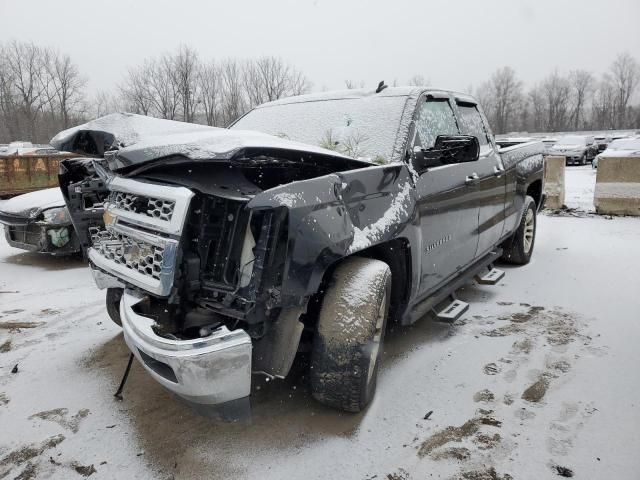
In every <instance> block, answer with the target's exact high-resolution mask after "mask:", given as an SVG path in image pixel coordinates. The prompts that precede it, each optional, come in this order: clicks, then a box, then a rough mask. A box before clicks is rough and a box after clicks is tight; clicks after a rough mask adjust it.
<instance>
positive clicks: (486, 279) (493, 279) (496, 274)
mask: <svg viewBox="0 0 640 480" xmlns="http://www.w3.org/2000/svg"><path fill="white" fill-rule="evenodd" d="M489 268H490V270H489V273H486V274H484V275H483V276H480V274H478V275H476V276H475V280H476V282H478V283H479V284H480V285H495V284H496V283H498V282H499V281H500V280H502V278H503V277H504V271H503V270H498V269H497V268H493V267H489Z"/></svg>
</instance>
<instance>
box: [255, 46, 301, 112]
mask: <svg viewBox="0 0 640 480" xmlns="http://www.w3.org/2000/svg"><path fill="white" fill-rule="evenodd" d="M243 82H244V88H245V90H246V93H247V98H248V100H249V106H250V107H253V106H255V105H258V104H260V103H264V102H271V101H273V100H278V99H279V98H283V97H288V96H291V95H300V94H302V93H306V92H307V91H308V90H309V85H310V83H309V81H308V80H307V78H306V77H305V76H304V74H302V73H301V72H299V71H297V70H296V69H295V68H293V67H292V66H291V65H288V64H287V63H285V62H284V61H283V60H282V59H281V58H278V57H260V58H258V59H256V60H249V61H247V62H246V63H245V66H244V71H243Z"/></svg>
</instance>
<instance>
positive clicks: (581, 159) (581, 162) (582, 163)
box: [580, 153, 587, 165]
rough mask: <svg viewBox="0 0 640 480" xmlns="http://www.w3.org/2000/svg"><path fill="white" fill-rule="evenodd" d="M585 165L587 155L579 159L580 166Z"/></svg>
mask: <svg viewBox="0 0 640 480" xmlns="http://www.w3.org/2000/svg"><path fill="white" fill-rule="evenodd" d="M586 164H587V154H586V153H585V154H584V155H582V157H581V158H580V165H586Z"/></svg>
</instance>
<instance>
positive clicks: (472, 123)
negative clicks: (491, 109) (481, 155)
mask: <svg viewBox="0 0 640 480" xmlns="http://www.w3.org/2000/svg"><path fill="white" fill-rule="evenodd" d="M458 110H459V112H460V123H461V125H460V126H461V128H462V133H463V134H465V135H473V136H474V137H476V138H477V139H478V143H480V146H483V145H487V144H488V143H489V136H488V135H487V131H486V129H485V128H484V123H483V122H482V116H481V115H480V112H479V111H478V108H477V107H476V106H475V105H473V104H465V103H462V104H461V103H459V104H458Z"/></svg>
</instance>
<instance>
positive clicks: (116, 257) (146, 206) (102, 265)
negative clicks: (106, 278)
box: [89, 176, 193, 296]
mask: <svg viewBox="0 0 640 480" xmlns="http://www.w3.org/2000/svg"><path fill="white" fill-rule="evenodd" d="M108 188H109V190H110V194H109V198H108V200H107V201H106V202H105V216H106V218H110V221H109V222H107V224H106V225H105V227H104V228H92V229H90V233H91V240H92V248H90V249H89V260H90V261H91V263H92V264H93V265H94V266H96V267H97V268H98V269H100V270H102V271H104V272H106V273H108V274H110V275H112V276H114V277H116V278H118V279H119V280H121V281H122V282H124V283H127V284H131V285H135V286H137V287H140V288H142V289H144V290H146V291H148V292H151V293H154V294H156V295H159V296H168V295H169V294H170V293H171V289H172V287H173V280H174V276H175V268H176V258H177V251H178V244H179V238H180V236H181V235H182V229H183V227H184V223H185V221H186V218H187V215H188V212H189V204H190V202H191V198H192V197H193V192H191V191H190V190H189V189H187V188H185V187H176V186H172V185H159V184H155V183H147V182H144V181H138V180H133V179H127V178H122V177H117V176H115V177H113V178H111V179H110V180H109V181H108Z"/></svg>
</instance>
